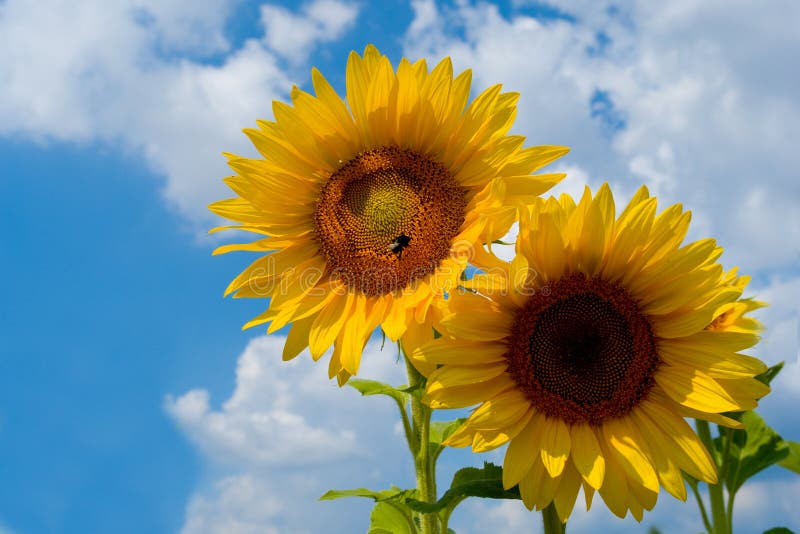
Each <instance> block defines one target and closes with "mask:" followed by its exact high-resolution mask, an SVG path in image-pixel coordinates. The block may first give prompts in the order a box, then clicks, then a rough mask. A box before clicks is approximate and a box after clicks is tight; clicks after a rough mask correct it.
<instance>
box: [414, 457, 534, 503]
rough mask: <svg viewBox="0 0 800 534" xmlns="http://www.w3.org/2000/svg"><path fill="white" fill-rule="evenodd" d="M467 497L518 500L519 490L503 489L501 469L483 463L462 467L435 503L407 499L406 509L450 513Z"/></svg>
mask: <svg viewBox="0 0 800 534" xmlns="http://www.w3.org/2000/svg"><path fill="white" fill-rule="evenodd" d="M467 497H483V498H485V499H520V498H521V497H520V495H519V489H518V488H517V487H516V486H515V487H513V488H511V489H508V490H506V489H503V469H502V468H501V467H499V466H497V465H494V464H492V463H488V462H485V463H484V464H483V468H482V469H479V468H477V467H464V468H462V469H459V470H458V471H456V474H455V475H453V482H451V484H450V489H448V490H447V491H446V492H444V495H442V498H441V499H439V500H438V501H436V502H435V503H428V502H422V501H418V500H416V499H413V498H409V499H408V500H407V501H406V503H407V504H408V507H409V508H411V509H412V510H414V511H416V512H420V513H423V514H430V513H438V512H440V511H441V510H445V509H447V510H448V511H451V510H452V509H453V508H455V507H456V506H457V505H458V503H460V502H461V501H463V500H464V499H466V498H467Z"/></svg>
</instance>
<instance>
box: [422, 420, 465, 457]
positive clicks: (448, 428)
mask: <svg viewBox="0 0 800 534" xmlns="http://www.w3.org/2000/svg"><path fill="white" fill-rule="evenodd" d="M464 421H466V419H465V418H460V419H455V420H454V421H433V422H431V426H430V433H429V434H428V440H429V441H428V450H429V451H430V454H431V456H433V458H434V461H435V459H436V458H438V456H439V454H441V453H442V451H443V450H444V449H445V448H446V447H445V446H444V445H442V443H443V442H444V440H446V439H447V438H449V437H450V436H451V435H452V434H453V432H455V431H456V430H458V428H459V427H460V426H461V425H462V424H464Z"/></svg>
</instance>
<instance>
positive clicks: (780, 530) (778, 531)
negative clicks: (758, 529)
mask: <svg viewBox="0 0 800 534" xmlns="http://www.w3.org/2000/svg"><path fill="white" fill-rule="evenodd" d="M764 534H794V531H792V530H789V529H788V528H786V527H775V528H771V529H769V530H765V531H764Z"/></svg>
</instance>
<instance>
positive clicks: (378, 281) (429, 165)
mask: <svg viewBox="0 0 800 534" xmlns="http://www.w3.org/2000/svg"><path fill="white" fill-rule="evenodd" d="M465 193H466V190H465V189H464V188H463V187H460V186H459V185H458V183H457V182H456V180H455V179H454V178H453V177H452V175H451V174H450V172H449V171H448V170H447V169H446V168H445V167H443V166H442V165H441V164H439V163H437V162H435V161H433V160H431V159H430V158H428V157H426V156H423V155H421V154H419V153H417V152H414V151H412V150H407V149H401V148H397V147H382V148H378V149H374V150H369V151H367V152H363V153H361V154H359V155H358V156H356V157H355V158H353V159H352V160H350V161H349V162H347V163H346V164H345V165H344V166H343V167H341V168H340V169H339V170H337V171H336V172H334V173H333V174H332V175H331V177H330V178H329V179H328V181H327V183H326V184H325V185H324V186H323V188H322V190H321V191H320V196H319V199H318V201H317V206H316V212H315V220H314V222H315V230H316V237H317V240H318V241H319V243H320V247H321V249H322V252H323V253H324V254H325V256H326V258H327V260H328V267H329V270H330V272H331V276H333V277H335V278H338V279H340V280H342V281H344V283H345V284H346V285H347V286H348V287H351V288H356V289H358V290H360V291H361V292H362V293H364V294H365V295H369V296H374V295H383V294H386V293H391V292H393V291H395V290H397V289H402V288H405V287H407V286H408V285H409V284H411V283H412V282H413V281H414V280H417V279H419V278H422V277H424V276H426V275H429V274H431V273H433V272H434V271H435V270H436V268H437V267H438V266H439V264H440V262H441V261H442V260H443V259H445V258H446V257H447V256H448V254H449V253H450V248H451V245H452V241H453V238H454V237H455V236H456V235H458V232H459V230H460V229H461V225H462V224H463V223H464V216H465V210H466V204H467V203H466V200H465Z"/></svg>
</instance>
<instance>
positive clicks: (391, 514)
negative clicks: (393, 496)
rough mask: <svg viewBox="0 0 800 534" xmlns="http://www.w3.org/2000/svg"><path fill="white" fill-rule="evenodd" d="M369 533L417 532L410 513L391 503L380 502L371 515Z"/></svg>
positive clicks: (404, 533)
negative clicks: (405, 512)
mask: <svg viewBox="0 0 800 534" xmlns="http://www.w3.org/2000/svg"><path fill="white" fill-rule="evenodd" d="M367 534H417V528H416V527H415V526H414V522H413V521H412V520H411V516H410V515H406V514H404V513H403V512H402V511H401V510H400V509H399V508H397V507H396V506H393V505H391V504H389V503H385V502H379V503H378V504H376V505H375V507H374V508H373V509H372V513H371V514H370V516H369V530H368V531H367Z"/></svg>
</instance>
